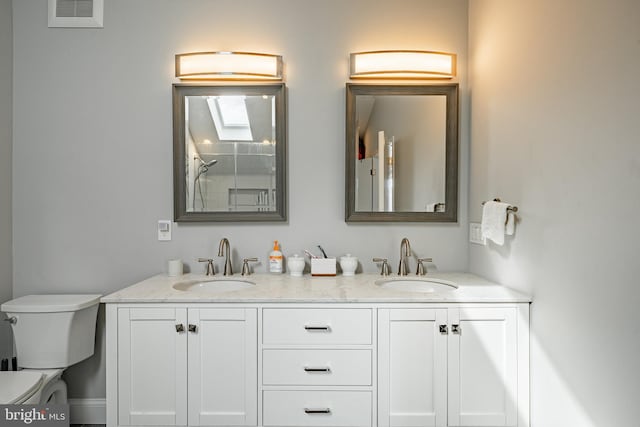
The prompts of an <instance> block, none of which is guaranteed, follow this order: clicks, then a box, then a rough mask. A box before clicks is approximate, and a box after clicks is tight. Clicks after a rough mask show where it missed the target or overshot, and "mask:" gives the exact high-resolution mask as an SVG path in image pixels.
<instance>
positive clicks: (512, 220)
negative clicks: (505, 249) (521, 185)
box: [504, 211, 516, 236]
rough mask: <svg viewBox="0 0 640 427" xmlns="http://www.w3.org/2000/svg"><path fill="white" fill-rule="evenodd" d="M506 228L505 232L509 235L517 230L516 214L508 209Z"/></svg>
mask: <svg viewBox="0 0 640 427" xmlns="http://www.w3.org/2000/svg"><path fill="white" fill-rule="evenodd" d="M504 228H505V230H504V234H506V235H507V236H513V234H514V233H515V232H516V214H514V213H513V212H511V211H507V225H506V226H505V227H504Z"/></svg>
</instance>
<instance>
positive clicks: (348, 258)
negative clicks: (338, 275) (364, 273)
mask: <svg viewBox="0 0 640 427" xmlns="http://www.w3.org/2000/svg"><path fill="white" fill-rule="evenodd" d="M340 268H342V275H343V276H353V275H355V274H356V269H357V268H358V258H357V257H354V256H352V255H351V254H346V255H345V256H341V257H340Z"/></svg>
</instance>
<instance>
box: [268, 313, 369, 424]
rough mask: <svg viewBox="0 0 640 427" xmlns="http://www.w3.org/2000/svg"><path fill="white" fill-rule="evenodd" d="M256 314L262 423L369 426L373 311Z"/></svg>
mask: <svg viewBox="0 0 640 427" xmlns="http://www.w3.org/2000/svg"><path fill="white" fill-rule="evenodd" d="M262 313H263V315H262V387H261V395H262V425H263V426H265V427H267V426H270V427H271V426H274V427H275V426H291V427H302V426H340V427H370V426H372V425H374V419H375V413H374V389H373V372H374V363H373V358H374V343H375V341H374V322H373V316H374V309H373V308H372V307H367V308H353V307H348V308H337V307H332V308H329V307H318V306H312V307H309V308H301V307H292V308H264V309H263V310H262Z"/></svg>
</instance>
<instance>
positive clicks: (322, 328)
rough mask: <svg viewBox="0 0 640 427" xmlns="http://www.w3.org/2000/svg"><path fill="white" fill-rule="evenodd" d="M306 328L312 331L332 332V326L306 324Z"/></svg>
mask: <svg viewBox="0 0 640 427" xmlns="http://www.w3.org/2000/svg"><path fill="white" fill-rule="evenodd" d="M304 329H305V330H307V331H310V332H331V326H309V325H305V326H304Z"/></svg>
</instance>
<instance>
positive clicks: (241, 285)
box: [173, 279, 255, 293]
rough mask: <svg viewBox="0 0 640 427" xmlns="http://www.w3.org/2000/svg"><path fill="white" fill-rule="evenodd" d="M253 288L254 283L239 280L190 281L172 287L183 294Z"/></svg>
mask: <svg viewBox="0 0 640 427" xmlns="http://www.w3.org/2000/svg"><path fill="white" fill-rule="evenodd" d="M253 286H255V283H253V282H250V281H248V280H241V279H217V280H205V281H202V280H200V281H198V280H190V281H187V282H179V283H176V284H175V285H173V289H175V290H176V291H184V292H202V293H209V292H228V291H238V290H241V289H248V288H251V287H253Z"/></svg>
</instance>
